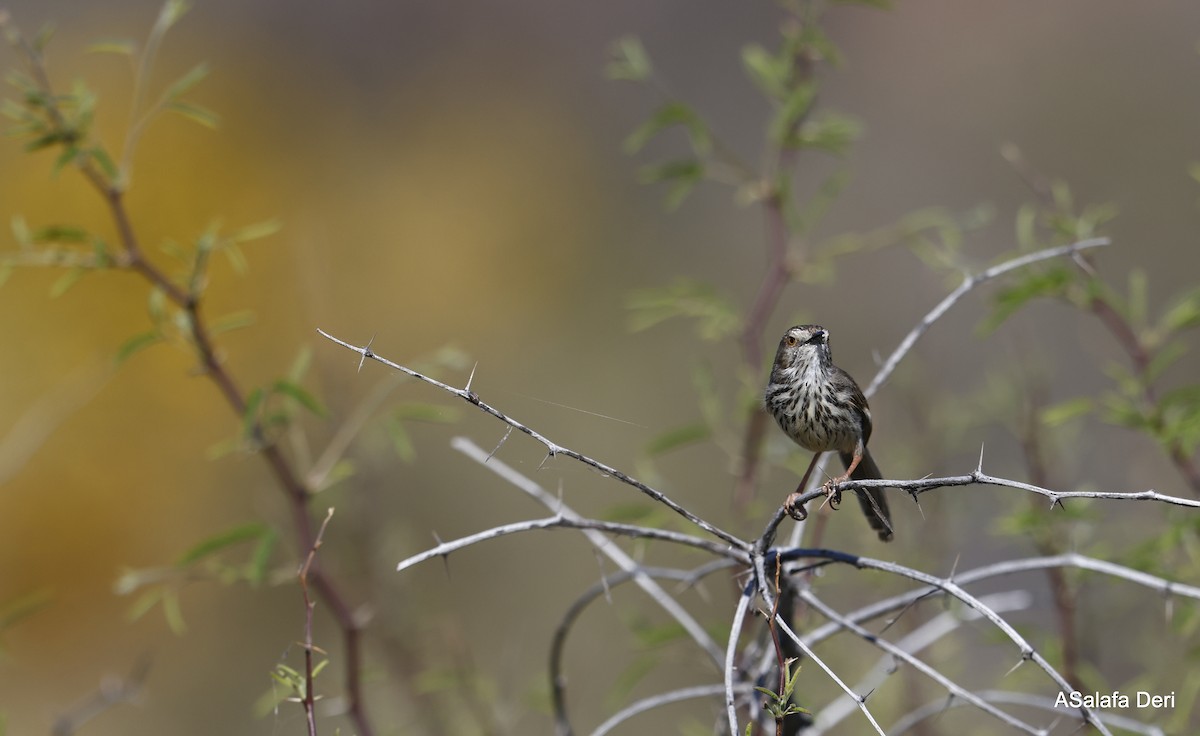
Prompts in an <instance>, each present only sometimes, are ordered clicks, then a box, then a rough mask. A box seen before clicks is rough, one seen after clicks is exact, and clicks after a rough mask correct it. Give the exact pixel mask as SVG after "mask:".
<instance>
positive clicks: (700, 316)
mask: <svg viewBox="0 0 1200 736" xmlns="http://www.w3.org/2000/svg"><path fill="white" fill-rule="evenodd" d="M626 306H627V307H628V309H629V310H630V320H629V326H630V329H632V330H633V331H634V332H641V331H642V330H646V329H649V328H650V327H653V326H655V325H657V324H658V323H660V322H663V321H664V320H668V319H671V318H674V317H690V318H693V319H695V320H697V322H698V325H697V330H698V332H699V334H700V336H701V337H702V338H704V339H705V340H719V339H721V338H722V337H725V336H728V335H730V334H733V333H734V332H735V331H736V330H737V329H738V327H739V326H740V324H741V319H740V318H739V317H738V314H737V310H735V309H734V308H733V306H732V305H731V304H730V303H729V302H728V301H726V300H725V299H724V298H723V297H721V296H720V295H718V294H717V293H716V290H715V289H714V288H713V287H712V286H711V285H709V284H701V283H698V282H695V281H690V280H686V279H682V280H679V281H676V282H675V283H673V284H671V285H670V286H667V287H659V288H654V289H642V290H640V291H635V292H634V293H632V294H631V295H630V296H629V298H628V299H627V300H626Z"/></svg>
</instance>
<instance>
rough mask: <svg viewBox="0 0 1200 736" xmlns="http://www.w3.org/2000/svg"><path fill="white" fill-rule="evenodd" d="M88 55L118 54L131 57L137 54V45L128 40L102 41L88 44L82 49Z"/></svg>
mask: <svg viewBox="0 0 1200 736" xmlns="http://www.w3.org/2000/svg"><path fill="white" fill-rule="evenodd" d="M84 50H85V51H86V52H87V53H89V54H120V55H122V56H133V55H134V54H135V53H137V44H135V43H134V42H133V41H130V40H128V39H104V40H100V41H96V42H95V43H92V44H90V45H89V46H88V47H87V48H86V49H84Z"/></svg>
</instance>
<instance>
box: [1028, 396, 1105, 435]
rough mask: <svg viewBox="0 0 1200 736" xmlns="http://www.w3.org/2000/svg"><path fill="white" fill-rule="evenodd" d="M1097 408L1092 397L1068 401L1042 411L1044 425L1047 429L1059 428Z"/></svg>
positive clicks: (1081, 397)
mask: <svg viewBox="0 0 1200 736" xmlns="http://www.w3.org/2000/svg"><path fill="white" fill-rule="evenodd" d="M1094 408H1095V401H1093V400H1092V398H1091V397H1090V396H1080V397H1078V398H1074V399H1068V400H1067V401H1063V402H1061V403H1058V404H1055V405H1054V406H1048V407H1046V408H1045V409H1042V411H1041V420H1042V424H1044V425H1045V426H1047V427H1052V428H1053V427H1058V426H1061V425H1063V424H1066V423H1067V422H1069V421H1071V420H1073V419H1076V418H1078V417H1081V416H1083V415H1085V414H1088V413H1090V412H1091V411H1092V410H1093V409H1094Z"/></svg>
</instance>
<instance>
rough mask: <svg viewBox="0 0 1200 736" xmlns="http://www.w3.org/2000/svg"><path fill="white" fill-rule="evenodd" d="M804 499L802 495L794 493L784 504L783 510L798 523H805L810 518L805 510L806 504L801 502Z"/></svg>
mask: <svg viewBox="0 0 1200 736" xmlns="http://www.w3.org/2000/svg"><path fill="white" fill-rule="evenodd" d="M802 497H803V494H801V493H793V494H791V495H790V496H788V497H787V500H786V501H784V502H783V510H784V511H786V512H787V515H788V516H790V517H792V518H793V519H795V520H796V521H804V520H805V519H807V518H808V512H807V511H806V510H805V509H804V504H803V503H801V502H800V499H801V498H802Z"/></svg>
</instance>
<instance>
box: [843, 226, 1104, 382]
mask: <svg viewBox="0 0 1200 736" xmlns="http://www.w3.org/2000/svg"><path fill="white" fill-rule="evenodd" d="M1109 243H1110V241H1109V239H1108V238H1089V239H1087V240H1080V241H1079V242H1077V243H1072V244H1070V245H1062V246H1059V247H1057V248H1046V249H1045V250H1039V251H1035V252H1033V253H1027V254H1025V255H1023V256H1019V257H1017V258H1013V259H1012V260H1008V261H1005V262H1003V263H1000V264H997V265H995V266H992V267H991V268H988V269H984V270H983V271H981V272H979V273H977V274H972V275H968V276H966V277H964V278H963V282H962V283H961V284H959V285H958V288H956V289H955V290H954V291H952V292H950V293H949V294H947V295H946V298H945V299H943V300H941V301H940V302H938V304H937V306H936V307H934V308H933V309H931V310H929V313H928V314H926V315H925V316H924V317H922V318H921V321H920V322H918V323H917V326H916V327H914V328H913V329H912V331H911V332H909V333H908V334H907V335H905V336H904V339H903V340H901V341H900V345H899V346H897V347H896V349H895V350H894V351H892V354H891V355H889V356H888V359H887V360H885V361H884V363H883V366H882V367H881V368H880V369H879V372H878V373H876V374H875V378H874V379H873V380H872V381H871V383H870V385H868V386H867V387H866V389H864V390H863V393H864V394H865V395H866V396H867V398H871V397H872V396H874V395H875V392H876V391H878V390H879V387H880V386H882V385H883V384H884V383H885V382H886V381H887V379H889V378H891V376H892V372H893V371H894V370H896V366H898V365H900V361H901V360H903V359H904V356H906V355H908V351H910V350H912V348H913V345H916V343H917V340H919V339H921V336H922V335H924V334H925V333H926V332H927V331H928V330H929V328H930V327H932V326H933V323H934V322H937V321H938V320H939V319H941V317H942V315H944V314H945V313H946V312H947V311H949V309H950V307H953V306H954V304H955V303H956V302H957V301H958V300H959V299H961V298H963V297H964V296H966V295H967V293H969V292H970V291H971V290H972V289H974V288H975V287H977V286H979V285H980V284H983V283H986V282H988V281H991V280H992V279H994V278H997V277H999V276H1003V275H1004V274H1006V273H1008V272H1010V271H1015V270H1017V269H1019V268H1024V267H1026V266H1028V265H1031V264H1034V263H1037V262H1038V261H1046V260H1049V259H1051V258H1062V257H1063V256H1073V255H1075V254H1076V253H1078V252H1080V251H1082V250H1087V249H1089V248H1100V247H1102V246H1106V245H1109Z"/></svg>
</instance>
